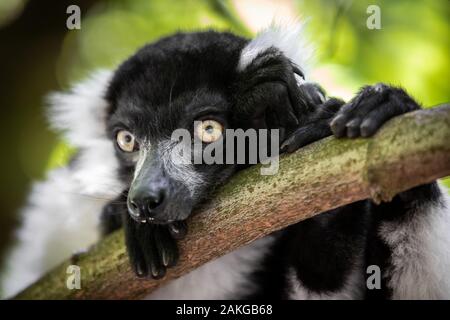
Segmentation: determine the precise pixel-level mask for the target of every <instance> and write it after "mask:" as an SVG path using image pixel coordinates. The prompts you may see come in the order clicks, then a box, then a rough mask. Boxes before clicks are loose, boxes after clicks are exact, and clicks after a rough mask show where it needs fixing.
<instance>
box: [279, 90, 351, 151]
mask: <svg viewBox="0 0 450 320" xmlns="http://www.w3.org/2000/svg"><path fill="white" fill-rule="evenodd" d="M343 104H344V101H342V100H339V99H336V98H330V99H329V100H327V101H325V102H323V103H321V104H319V105H316V106H315V107H314V109H315V110H314V111H313V112H312V113H311V114H310V115H309V116H308V120H307V121H306V124H305V125H302V126H300V127H299V128H298V129H297V130H295V131H294V132H293V133H292V134H291V135H289V136H288V137H287V138H286V140H284V141H283V143H282V144H281V148H280V150H281V152H294V151H295V150H297V149H299V148H301V147H303V146H305V145H307V144H310V143H312V142H314V141H317V140H320V139H322V138H325V137H328V136H330V135H331V128H330V120H331V119H332V118H333V117H334V115H335V114H336V112H337V111H338V110H339V109H340V108H341V106H342V105H343Z"/></svg>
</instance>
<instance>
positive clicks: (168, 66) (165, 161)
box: [107, 34, 244, 224]
mask: <svg viewBox="0 0 450 320" xmlns="http://www.w3.org/2000/svg"><path fill="white" fill-rule="evenodd" d="M194 36H195V35H179V36H175V37H171V38H168V39H166V40H162V41H160V42H157V43H156V44H153V45H149V46H146V47H144V48H143V49H141V50H140V51H139V52H138V53H137V54H135V55H134V56H133V57H131V58H130V59H129V60H128V61H126V62H125V63H124V64H122V66H120V67H119V69H118V70H117V71H116V73H115V75H114V77H113V79H112V82H111V84H110V86H109V89H108V93H107V98H108V100H109V104H110V106H111V108H110V110H109V115H108V118H107V127H108V132H109V137H110V139H111V140H112V142H113V143H114V145H115V148H116V155H117V157H118V159H119V161H120V164H121V165H120V176H121V179H122V180H123V181H124V182H125V183H126V184H127V185H128V186H129V191H128V200H127V204H128V210H129V213H130V215H131V216H132V217H133V218H134V219H135V220H136V221H139V222H152V223H160V224H164V223H170V222H173V221H177V220H184V219H186V218H187V217H188V216H189V215H190V213H191V212H192V209H193V208H194V207H195V205H197V204H198V203H199V201H201V200H203V199H204V198H205V197H206V196H207V195H208V194H209V193H210V191H211V190H212V189H214V188H215V186H217V185H219V184H221V183H222V182H223V181H224V180H226V179H227V178H228V177H229V176H230V175H232V173H233V172H234V171H235V165H233V164H228V165H227V164H214V165H207V164H194V163H181V162H180V161H177V154H176V151H175V147H176V146H177V141H174V140H173V138H172V133H173V132H174V131H175V130H179V129H184V130H186V132H188V133H189V134H190V137H191V142H192V143H194V142H196V143H198V142H200V143H201V145H202V147H206V146H207V145H209V144H214V143H217V141H218V140H220V139H223V135H224V132H225V129H227V128H234V127H235V125H234V123H233V119H232V118H231V117H230V108H231V104H232V101H231V96H230V93H229V91H228V90H229V87H230V86H231V85H232V83H233V80H234V77H235V74H234V72H232V69H233V67H231V68H230V66H234V65H236V64H237V58H238V56H236V55H235V54H234V52H238V51H237V49H238V47H239V46H242V45H243V44H244V42H243V41H244V40H242V39H240V38H237V37H234V39H233V42H232V45H231V47H228V48H225V47H223V44H224V43H218V44H214V43H213V44H211V43H209V42H208V41H206V42H208V43H206V42H205V41H204V40H207V39H206V38H207V34H199V35H197V37H199V39H196V40H195V41H194V40H193V41H192V42H191V43H190V44H188V45H181V44H180V42H182V41H187V40H189V38H191V37H194ZM177 37H178V38H177ZM221 37H223V38H224V39H225V40H227V38H228V36H227V35H226V34H225V35H221ZM203 38H204V39H203ZM202 40H203V41H202ZM194 44H195V46H196V47H195V48H193V47H191V46H193V45H194ZM232 49H234V50H232ZM194 122H195V123H194ZM192 150H194V148H192Z"/></svg>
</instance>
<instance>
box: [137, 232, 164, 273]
mask: <svg viewBox="0 0 450 320" xmlns="http://www.w3.org/2000/svg"><path fill="white" fill-rule="evenodd" d="M157 227H159V226H152V232H151V233H150V234H148V237H147V240H146V241H145V242H142V243H141V245H142V250H143V252H144V258H145V262H146V263H147V268H148V276H150V277H152V278H153V279H161V278H162V277H164V276H165V274H166V267H165V266H164V265H163V263H162V258H161V252H160V250H159V248H158V244H157V243H158V241H161V240H160V239H159V237H158V236H157V235H158V232H159V230H157Z"/></svg>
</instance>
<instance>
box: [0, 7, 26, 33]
mask: <svg viewBox="0 0 450 320" xmlns="http://www.w3.org/2000/svg"><path fill="white" fill-rule="evenodd" d="M25 3H26V0H1V1H0V27H1V26H3V25H6V24H8V23H10V22H11V21H14V19H15V18H17V16H18V15H19V14H20V13H21V12H22V10H23V8H24V6H25Z"/></svg>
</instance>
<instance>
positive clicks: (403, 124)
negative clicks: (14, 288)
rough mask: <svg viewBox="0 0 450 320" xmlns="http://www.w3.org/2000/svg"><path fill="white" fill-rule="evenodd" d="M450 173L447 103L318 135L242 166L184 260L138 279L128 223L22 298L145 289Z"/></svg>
mask: <svg viewBox="0 0 450 320" xmlns="http://www.w3.org/2000/svg"><path fill="white" fill-rule="evenodd" d="M449 174H450V105H446V106H441V107H438V108H434V109H428V110H420V111H417V112H414V113H410V114H406V115H403V116H401V117H397V118H395V119H393V120H391V121H389V122H388V123H387V124H386V125H385V126H384V127H383V128H382V129H381V130H380V132H378V133H377V134H376V135H375V136H374V137H373V138H370V139H354V140H350V139H340V140H337V139H334V138H332V137H330V138H326V139H324V140H321V141H319V142H317V143H314V144H311V145H309V146H307V147H305V148H302V149H301V150H299V151H298V152H296V153H294V154H291V155H285V156H282V157H281V159H280V167H279V172H278V174H276V175H273V176H261V175H260V174H259V167H258V166H255V167H252V168H250V169H248V170H245V171H243V172H241V173H239V174H237V175H236V176H235V177H233V179H231V181H230V182H229V183H227V184H226V185H225V186H224V187H223V188H221V189H220V190H219V191H218V192H217V193H216V194H215V196H214V197H213V199H212V200H210V201H209V202H208V203H206V204H205V205H204V206H203V207H202V208H201V209H200V210H198V214H196V215H195V216H194V217H193V218H192V219H191V221H190V222H189V227H190V228H189V229H190V232H189V234H188V235H187V237H186V239H184V240H183V241H181V242H180V252H181V259H180V261H179V263H178V265H177V266H176V267H174V268H172V269H170V270H169V271H168V273H167V275H166V277H165V278H164V279H162V280H138V279H137V278H136V277H135V276H134V274H133V273H132V272H131V269H130V267H129V264H128V258H127V253H126V249H125V246H124V241H123V231H119V232H116V233H114V234H112V235H111V236H109V237H107V238H106V239H104V240H103V241H101V242H100V243H99V244H98V245H96V246H95V247H94V248H93V249H92V250H90V252H88V253H86V254H82V255H81V256H79V257H78V258H77V259H76V260H77V261H70V260H69V261H66V262H65V263H63V264H62V265H60V266H59V267H57V268H55V269H54V270H53V271H51V272H50V273H48V274H47V275H46V276H44V277H43V278H42V279H40V280H39V281H38V282H36V283H35V284H34V285H32V286H30V287H29V288H28V289H26V290H25V291H23V292H22V293H20V294H19V295H18V296H17V298H19V299H66V298H71V299H74V298H76V299H107V298H119V299H122V298H126V299H133V298H142V297H144V296H145V295H146V294H148V293H149V292H151V291H152V290H154V289H156V288H157V287H158V286H160V285H162V284H164V283H165V282H167V281H168V280H171V279H174V278H177V277H180V276H182V275H184V274H186V273H188V272H189V271H191V270H193V269H195V268H197V267H199V266H201V265H203V264H205V263H206V262H208V261H211V260H213V259H215V258H218V257H220V256H222V255H224V254H226V253H228V252H230V251H232V250H235V249H237V248H239V247H241V246H243V245H245V244H248V243H249V242H251V241H253V240H256V239H258V238H260V237H262V236H264V235H267V234H269V233H271V232H273V231H276V230H279V229H282V228H285V227H287V226H288V225H291V224H293V223H296V222H299V221H301V220H304V219H307V218H309V217H311V216H313V215H315V214H318V213H320V212H323V211H325V210H330V209H333V208H336V207H340V206H343V205H346V204H348V203H351V202H355V201H358V200H362V199H367V198H372V199H374V200H375V201H376V202H380V201H388V200H389V199H391V198H392V197H393V196H394V195H395V194H397V193H399V192H401V191H404V190H407V189H409V188H411V187H414V186H417V185H420V184H424V183H427V182H431V181H433V180H435V179H437V178H440V177H444V176H446V175H449ZM70 264H77V265H79V266H80V268H81V287H82V288H81V289H80V290H69V289H67V287H66V280H67V276H68V275H67V274H66V268H67V266H68V265H70Z"/></svg>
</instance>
